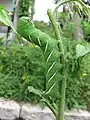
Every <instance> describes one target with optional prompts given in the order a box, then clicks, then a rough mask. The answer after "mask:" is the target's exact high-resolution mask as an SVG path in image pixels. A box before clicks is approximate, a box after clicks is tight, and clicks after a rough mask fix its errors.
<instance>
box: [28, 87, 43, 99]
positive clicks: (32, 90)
mask: <svg viewBox="0 0 90 120" xmlns="http://www.w3.org/2000/svg"><path fill="white" fill-rule="evenodd" d="M28 90H29V92H30V93H33V94H35V95H38V96H40V97H41V96H42V92H41V91H40V90H38V89H35V88H34V87H33V86H29V87H28Z"/></svg>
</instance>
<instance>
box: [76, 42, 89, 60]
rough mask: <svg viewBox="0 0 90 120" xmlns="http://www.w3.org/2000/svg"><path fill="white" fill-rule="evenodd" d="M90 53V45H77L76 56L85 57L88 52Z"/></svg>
mask: <svg viewBox="0 0 90 120" xmlns="http://www.w3.org/2000/svg"><path fill="white" fill-rule="evenodd" d="M88 53H90V46H83V45H80V44H78V45H76V57H77V58H79V57H83V56H85V55H86V54H88Z"/></svg>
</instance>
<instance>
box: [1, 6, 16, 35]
mask: <svg viewBox="0 0 90 120" xmlns="http://www.w3.org/2000/svg"><path fill="white" fill-rule="evenodd" d="M0 22H1V23H3V24H5V25H6V26H10V27H11V28H12V29H13V31H14V32H15V33H16V30H15V28H14V26H13V24H12V21H11V18H10V16H9V12H8V11H7V10H6V8H5V7H4V6H1V5H0Z"/></svg>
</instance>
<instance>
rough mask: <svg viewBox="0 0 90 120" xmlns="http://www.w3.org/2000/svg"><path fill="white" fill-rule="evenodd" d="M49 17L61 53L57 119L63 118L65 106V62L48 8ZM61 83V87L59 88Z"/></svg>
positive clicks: (59, 37) (58, 31)
mask: <svg viewBox="0 0 90 120" xmlns="http://www.w3.org/2000/svg"><path fill="white" fill-rule="evenodd" d="M47 13H48V16H49V19H50V21H51V24H52V27H53V29H54V32H55V36H56V39H57V42H58V49H59V52H60V53H61V56H60V63H61V64H62V66H63V67H62V69H61V75H62V82H61V81H60V82H59V93H60V96H61V97H60V99H59V104H58V115H57V118H56V119H57V120H64V106H65V92H66V80H67V77H66V73H67V72H66V64H65V58H64V47H63V43H62V40H61V34H60V30H59V27H58V25H57V24H56V20H55V17H54V15H53V13H52V11H51V10H50V9H48V11H47ZM60 84H61V88H60Z"/></svg>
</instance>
